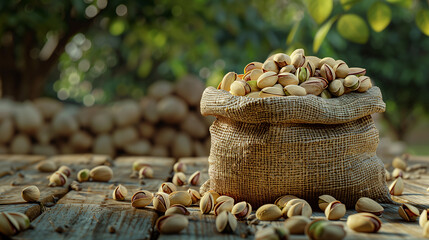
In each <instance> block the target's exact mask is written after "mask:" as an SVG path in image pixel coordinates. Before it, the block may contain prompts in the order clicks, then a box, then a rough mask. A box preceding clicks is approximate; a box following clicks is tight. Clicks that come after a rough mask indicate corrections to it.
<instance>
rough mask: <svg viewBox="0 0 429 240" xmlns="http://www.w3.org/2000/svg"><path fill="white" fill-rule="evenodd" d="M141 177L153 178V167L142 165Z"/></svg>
mask: <svg viewBox="0 0 429 240" xmlns="http://www.w3.org/2000/svg"><path fill="white" fill-rule="evenodd" d="M139 178H140V179H143V178H153V169H152V168H151V167H142V168H141V169H140V171H139Z"/></svg>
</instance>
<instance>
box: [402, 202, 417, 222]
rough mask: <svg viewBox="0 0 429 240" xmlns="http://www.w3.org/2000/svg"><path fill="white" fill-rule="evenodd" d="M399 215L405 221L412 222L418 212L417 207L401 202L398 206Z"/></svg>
mask: <svg viewBox="0 0 429 240" xmlns="http://www.w3.org/2000/svg"><path fill="white" fill-rule="evenodd" d="M398 213H399V215H400V216H401V217H402V218H403V219H404V220H405V221H407V222H414V221H416V219H417V217H418V216H419V215H420V214H419V209H417V208H416V207H414V206H413V205H410V204H407V203H403V204H402V205H401V206H400V207H399V208H398Z"/></svg>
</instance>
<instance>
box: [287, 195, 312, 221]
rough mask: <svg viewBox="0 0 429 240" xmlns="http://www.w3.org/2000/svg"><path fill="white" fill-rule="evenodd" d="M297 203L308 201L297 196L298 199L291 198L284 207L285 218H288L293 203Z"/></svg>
mask: <svg viewBox="0 0 429 240" xmlns="http://www.w3.org/2000/svg"><path fill="white" fill-rule="evenodd" d="M297 203H307V201H305V200H304V199H301V198H296V199H291V200H289V201H288V202H287V203H286V204H285V205H284V206H283V209H282V216H283V217H284V218H288V215H287V214H288V212H289V209H290V208H291V207H292V206H293V205H295V204H297Z"/></svg>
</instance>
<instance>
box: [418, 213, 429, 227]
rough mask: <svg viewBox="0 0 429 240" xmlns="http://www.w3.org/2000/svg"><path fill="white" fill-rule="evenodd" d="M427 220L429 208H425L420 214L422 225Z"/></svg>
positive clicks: (420, 223) (428, 219) (428, 218)
mask: <svg viewBox="0 0 429 240" xmlns="http://www.w3.org/2000/svg"><path fill="white" fill-rule="evenodd" d="M427 222H429V208H428V209H423V211H422V213H421V214H420V218H419V225H420V227H424V225H425V224H426V223H427Z"/></svg>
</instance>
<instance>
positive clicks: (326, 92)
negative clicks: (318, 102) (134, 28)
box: [320, 89, 332, 99]
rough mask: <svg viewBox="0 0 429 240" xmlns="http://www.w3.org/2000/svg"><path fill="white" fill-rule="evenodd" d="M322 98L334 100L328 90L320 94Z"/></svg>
mask: <svg viewBox="0 0 429 240" xmlns="http://www.w3.org/2000/svg"><path fill="white" fill-rule="evenodd" d="M320 97H322V98H324V99H329V98H332V95H331V93H330V92H329V90H328V89H325V90H323V91H322V93H321V94H320Z"/></svg>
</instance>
